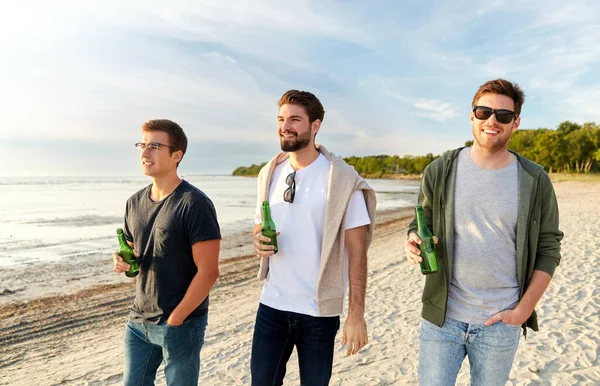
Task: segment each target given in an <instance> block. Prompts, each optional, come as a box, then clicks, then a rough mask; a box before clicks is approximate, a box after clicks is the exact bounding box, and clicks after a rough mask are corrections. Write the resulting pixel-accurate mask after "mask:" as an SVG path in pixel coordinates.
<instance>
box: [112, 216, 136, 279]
mask: <svg viewBox="0 0 600 386" xmlns="http://www.w3.org/2000/svg"><path fill="white" fill-rule="evenodd" d="M117 236H118V238H119V256H121V257H122V258H123V261H124V262H126V263H127V264H129V271H127V272H125V276H127V277H136V276H137V274H138V273H139V272H140V268H139V267H138V263H137V260H136V259H135V254H134V253H133V249H132V248H131V247H130V246H129V244H127V240H125V235H124V234H123V229H122V228H117Z"/></svg>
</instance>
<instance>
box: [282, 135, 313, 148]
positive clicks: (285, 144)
mask: <svg viewBox="0 0 600 386" xmlns="http://www.w3.org/2000/svg"><path fill="white" fill-rule="evenodd" d="M310 136H311V132H310V131H307V132H306V133H304V134H302V135H300V136H299V135H297V134H296V138H295V141H293V142H290V140H287V141H286V140H285V139H284V138H281V139H280V144H281V150H283V151H287V152H296V151H299V150H302V149H304V148H305V147H307V146H308V145H309V144H310Z"/></svg>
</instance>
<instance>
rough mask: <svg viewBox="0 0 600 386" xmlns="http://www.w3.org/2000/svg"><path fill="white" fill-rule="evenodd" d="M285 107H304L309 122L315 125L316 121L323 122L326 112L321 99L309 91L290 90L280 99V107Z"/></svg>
mask: <svg viewBox="0 0 600 386" xmlns="http://www.w3.org/2000/svg"><path fill="white" fill-rule="evenodd" d="M283 105H300V106H302V107H304V110H305V111H306V115H308V120H309V121H310V123H313V122H314V121H315V120H317V119H318V120H320V121H321V122H323V118H324V116H325V110H324V109H323V105H322V104H321V101H319V98H317V97H316V96H315V95H314V94H313V93H310V92H308V91H298V90H289V91H286V92H285V94H283V95H282V96H281V98H279V107H281V106H283Z"/></svg>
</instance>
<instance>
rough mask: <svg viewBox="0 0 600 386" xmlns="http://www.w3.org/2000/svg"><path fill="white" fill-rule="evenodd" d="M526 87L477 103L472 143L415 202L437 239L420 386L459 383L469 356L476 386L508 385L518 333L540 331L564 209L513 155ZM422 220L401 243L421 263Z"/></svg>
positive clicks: (544, 181) (502, 86)
mask: <svg viewBox="0 0 600 386" xmlns="http://www.w3.org/2000/svg"><path fill="white" fill-rule="evenodd" d="M524 99H525V98H524V94H523V91H522V90H521V88H520V87H519V86H518V85H516V84H514V83H511V82H509V81H507V80H504V79H497V80H492V81H489V82H486V83H485V84H483V85H482V86H481V87H480V88H479V90H478V91H477V93H476V94H475V97H474V98H473V106H472V107H473V110H472V112H471V125H472V131H473V138H474V141H473V145H472V146H471V147H466V148H460V149H456V150H453V151H449V152H446V153H445V154H444V155H442V157H440V158H439V159H437V160H435V161H434V162H432V163H431V164H430V165H429V166H428V167H427V168H426V170H425V172H424V175H423V180H422V184H421V190H420V192H419V196H418V202H419V204H420V205H422V206H423V209H424V212H425V218H426V221H427V223H428V225H429V227H430V229H431V230H432V232H433V234H434V235H437V236H438V237H439V243H438V244H437V248H436V251H437V253H438V259H439V264H440V271H439V272H438V273H434V274H430V275H427V277H426V280H425V289H424V293H423V298H422V300H423V310H422V316H423V320H422V322H421V338H420V350H419V381H420V384H422V385H453V384H454V383H455V381H456V376H457V374H458V371H459V369H460V366H461V364H462V362H463V360H464V358H465V356H468V358H469V364H470V368H471V384H472V385H485V386H488V385H504V384H505V383H506V381H507V380H508V376H509V373H510V369H511V367H512V362H513V359H514V356H515V353H516V351H517V346H518V343H519V337H520V331H521V329H522V330H523V333H524V334H525V335H526V333H527V327H529V328H531V329H533V330H535V331H537V329H538V324H537V316H536V313H535V311H534V307H535V305H536V303H537V302H538V301H539V300H540V298H541V297H542V295H543V294H544V292H545V290H546V288H547V287H548V285H549V284H550V280H551V278H552V275H553V274H554V270H555V269H556V267H557V266H558V264H559V262H560V241H561V239H562V237H563V234H562V232H561V231H560V230H559V229H558V206H557V202H556V196H555V194H554V189H553V187H552V183H551V182H550V179H549V177H548V175H547V174H546V172H544V169H543V168H542V167H541V166H539V165H537V164H535V163H533V162H531V161H529V160H528V159H526V158H525V157H523V156H521V155H519V154H517V153H515V152H513V151H510V150H508V141H509V139H510V136H511V134H512V133H513V132H514V131H515V130H517V128H518V127H519V124H520V114H521V107H522V105H523V102H524ZM416 229H417V225H416V219H414V220H413V222H412V223H411V224H410V227H409V231H408V239H407V241H406V244H405V249H406V254H407V257H408V260H409V261H410V262H411V263H412V264H418V263H419V262H420V261H421V257H420V256H419V249H418V246H417V244H420V243H421V240H420V239H419V237H418V236H417V234H416Z"/></svg>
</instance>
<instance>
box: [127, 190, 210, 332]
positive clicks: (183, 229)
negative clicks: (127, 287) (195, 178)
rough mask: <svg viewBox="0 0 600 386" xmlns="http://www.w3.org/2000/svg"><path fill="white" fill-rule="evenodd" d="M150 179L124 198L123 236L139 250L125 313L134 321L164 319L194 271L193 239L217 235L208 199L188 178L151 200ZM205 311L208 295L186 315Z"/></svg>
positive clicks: (176, 302) (188, 282) (184, 290)
mask: <svg viewBox="0 0 600 386" xmlns="http://www.w3.org/2000/svg"><path fill="white" fill-rule="evenodd" d="M151 188H152V185H149V186H147V187H146V188H144V189H142V190H140V191H139V192H137V193H136V194H134V195H133V196H131V197H130V198H129V200H127V206H126V210H125V226H124V228H123V231H124V234H125V238H126V239H127V240H128V241H131V242H133V246H134V249H135V250H136V251H137V252H138V253H139V254H140V257H139V258H138V262H139V263H140V273H139V274H138V277H137V278H136V279H137V282H136V294H135V300H134V302H133V306H132V307H131V312H130V314H129V318H130V319H131V320H132V321H134V322H138V323H151V324H158V323H159V322H161V321H163V320H166V319H167V318H168V317H169V315H170V314H171V312H173V310H174V309H175V307H177V305H178V304H179V302H181V299H183V296H184V295H185V293H186V291H187V289H188V287H189V285H190V283H191V281H192V279H193V278H194V276H195V275H196V273H197V272H198V269H197V267H196V264H195V262H194V257H193V255H192V245H193V244H195V243H196V242H199V241H206V240H215V239H220V238H221V233H220V229H219V223H218V222H217V214H216V212H215V208H214V206H213V203H212V201H211V200H210V199H209V198H208V197H207V196H206V195H205V194H204V193H203V192H202V191H201V190H200V189H198V188H196V187H194V186H193V185H191V184H190V183H189V182H187V181H182V182H181V184H179V186H178V187H177V188H176V189H175V190H174V191H173V192H172V193H171V194H170V195H169V196H167V197H166V198H165V199H164V200H162V201H158V202H156V201H152V200H151V199H150V189H151ZM207 311H208V296H207V297H206V299H204V301H203V302H202V303H201V304H200V305H199V306H198V308H196V309H195V310H194V311H192V313H191V314H190V315H189V317H188V318H197V317H199V316H202V315H204V314H206V312H207Z"/></svg>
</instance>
